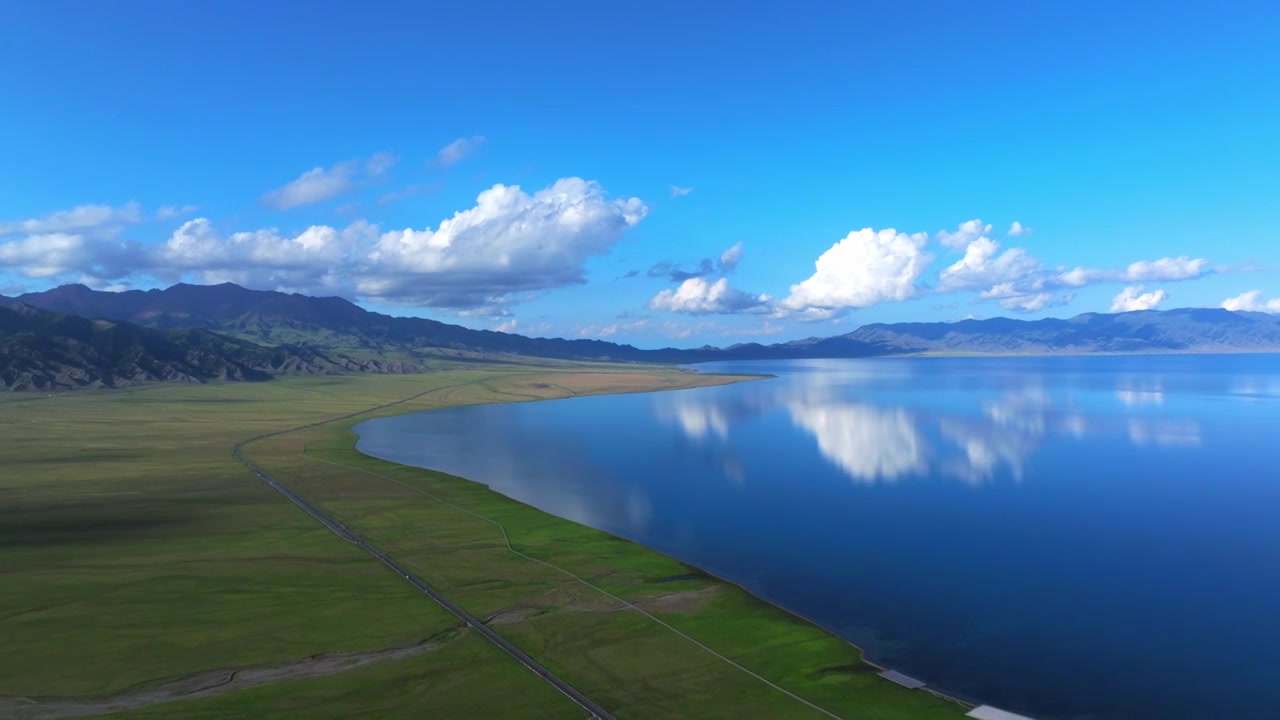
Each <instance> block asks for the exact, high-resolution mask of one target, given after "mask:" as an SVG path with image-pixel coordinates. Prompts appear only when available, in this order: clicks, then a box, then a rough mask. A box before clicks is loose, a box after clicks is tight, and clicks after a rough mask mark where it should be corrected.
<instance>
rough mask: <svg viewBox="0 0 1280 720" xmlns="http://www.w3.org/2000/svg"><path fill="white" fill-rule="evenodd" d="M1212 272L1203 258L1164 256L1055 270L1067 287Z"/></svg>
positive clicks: (1185, 276) (1142, 280) (1199, 275)
mask: <svg viewBox="0 0 1280 720" xmlns="http://www.w3.org/2000/svg"><path fill="white" fill-rule="evenodd" d="M1210 272H1212V268H1210V267H1209V261H1208V260H1206V259H1204V258H1191V257H1187V256H1186V255H1183V256H1181V257H1165V258H1160V259H1159V260H1139V261H1138V262H1135V263H1132V264H1130V265H1129V267H1127V268H1125V269H1124V270H1097V269H1091V268H1083V267H1078V268H1075V269H1074V270H1068V271H1063V272H1060V273H1058V275H1057V276H1056V280H1057V282H1059V283H1061V284H1062V285H1066V286H1068V287H1084V286H1085V285H1090V284H1093V283H1098V282H1153V281H1155V282H1159V281H1173V280H1192V279H1195V278H1198V277H1202V276H1204V275H1207V274H1209V273H1210Z"/></svg>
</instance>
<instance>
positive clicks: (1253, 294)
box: [1222, 290, 1280, 314]
mask: <svg viewBox="0 0 1280 720" xmlns="http://www.w3.org/2000/svg"><path fill="white" fill-rule="evenodd" d="M1222 307H1224V308H1226V309H1227V310H1234V311H1237V312H1264V313H1272V314H1280V297H1277V298H1272V299H1270V300H1263V299H1262V291H1261V290H1250V291H1249V292H1247V293H1244V294H1243V295H1237V296H1235V297H1233V298H1227V299H1226V300H1223V301H1222Z"/></svg>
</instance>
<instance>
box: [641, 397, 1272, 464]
mask: <svg viewBox="0 0 1280 720" xmlns="http://www.w3.org/2000/svg"><path fill="white" fill-rule="evenodd" d="M998 387H999V386H998ZM1000 389H1001V390H1002V391H1001V392H1000V393H999V394H997V395H995V396H994V397H991V396H988V397H987V398H981V397H979V399H977V400H976V403H975V400H974V399H973V397H972V394H971V393H969V392H962V393H957V394H955V395H952V396H951V397H950V398H945V399H941V398H939V399H935V398H932V397H930V398H926V399H923V400H922V399H921V397H920V396H917V397H916V398H915V400H916V402H917V403H920V404H919V405H918V407H911V406H907V405H903V404H901V402H897V403H894V404H887V403H877V402H876V400H877V399H879V398H880V397H883V395H880V394H878V393H876V392H875V391H874V390H875V388H874V387H872V386H868V385H867V384H866V383H857V384H852V385H850V384H843V385H842V384H840V382H839V378H838V377H836V378H834V379H833V377H832V376H831V375H828V374H825V373H812V374H803V375H797V376H791V377H784V378H782V379H780V380H778V381H769V382H763V383H758V384H756V383H752V384H750V385H749V386H737V387H735V388H733V389H732V390H727V391H726V390H718V391H717V390H713V391H710V392H703V391H695V392H688V393H674V394H672V395H670V396H667V397H665V398H663V399H660V400H658V401H657V406H658V407H657V409H658V415H659V416H660V417H662V418H665V419H666V420H667V421H668V422H669V423H671V424H674V425H676V426H677V427H679V428H680V429H681V431H682V432H683V433H684V434H685V436H686V437H688V438H689V439H690V440H692V441H695V442H702V441H705V440H706V439H707V438H710V437H718V438H721V439H728V438H729V436H730V433H731V430H732V427H733V426H734V425H735V424H738V423H742V422H747V421H749V420H750V419H751V418H753V417H755V416H758V415H761V414H763V413H768V412H779V411H780V412H785V413H786V414H787V415H788V416H789V418H790V420H791V423H792V424H793V425H794V426H795V427H797V428H800V429H802V430H804V431H805V432H807V433H808V434H809V435H811V436H812V437H813V439H814V441H815V442H816V444H817V449H818V451H819V453H820V454H821V455H822V456H823V458H825V459H826V460H827V461H829V462H830V463H831V464H833V465H834V466H836V467H838V468H839V469H840V470H841V471H842V472H843V473H844V474H845V475H846V476H848V477H849V478H850V479H852V480H853V481H855V482H858V483H880V482H887V483H892V482H897V481H899V480H901V479H903V478H907V477H927V476H929V475H931V474H932V475H935V476H939V477H949V478H954V479H956V480H959V481H961V482H963V483H965V484H969V485H981V484H983V483H986V482H990V481H993V480H996V479H998V478H999V477H1008V478H1011V479H1013V480H1014V481H1020V480H1021V479H1022V478H1023V476H1024V474H1025V472H1026V469H1025V468H1026V465H1027V462H1028V459H1029V458H1030V457H1031V456H1032V454H1033V453H1035V452H1036V451H1037V450H1038V448H1039V447H1040V446H1041V445H1042V444H1043V443H1044V441H1045V440H1046V438H1049V437H1055V436H1057V437H1070V438H1084V437H1087V436H1090V435H1105V436H1111V437H1119V438H1125V439H1127V440H1128V441H1129V442H1130V443H1132V444H1133V445H1135V446H1140V447H1159V448H1172V447H1198V446H1199V445H1201V443H1202V438H1201V429H1200V425H1199V423H1198V422H1197V421H1195V420H1179V419H1164V418H1153V417H1149V416H1144V415H1133V414H1132V413H1137V412H1143V411H1142V410H1141V408H1143V407H1151V406H1161V405H1163V404H1164V401H1165V393H1164V387H1163V384H1162V381H1161V380H1160V379H1158V378H1157V379H1144V378H1131V377H1130V378H1123V379H1121V380H1120V381H1119V382H1118V383H1116V385H1114V386H1112V387H1110V388H1107V387H1102V388H1093V389H1091V390H1090V391H1089V392H1091V393H1092V394H1086V396H1085V399H1086V401H1087V402H1085V404H1084V405H1083V406H1082V405H1081V404H1080V402H1079V396H1078V392H1074V391H1072V392H1061V391H1059V392H1058V393H1057V394H1056V395H1052V394H1050V392H1049V391H1048V390H1047V389H1046V386H1044V385H1042V384H1040V383H1038V382H1030V383H1026V384H1024V385H1021V386H1018V385H1013V386H1009V385H1003V387H1001V388H1000ZM1249 389H1251V390H1252V389H1253V388H1249ZM1099 395H1102V396H1103V397H1114V398H1116V399H1118V400H1119V401H1120V403H1121V404H1122V405H1123V406H1124V407H1126V408H1128V410H1127V411H1124V413H1122V414H1121V416H1120V417H1116V416H1115V411H1114V410H1111V409H1107V408H1106V407H1105V404H1104V405H1103V406H1101V407H1099V406H1098V405H1097V398H1098V396H1099ZM900 397H901V395H900V394H895V395H894V398H895V400H898V399H899V398H900ZM957 397H959V398H963V399H964V402H966V403H969V407H970V408H972V407H973V404H976V405H977V407H976V408H974V409H973V410H968V411H966V408H965V407H964V405H963V404H962V403H954V402H949V401H952V400H954V398H957ZM939 401H940V402H941V405H938V406H935V405H934V403H935V402H939ZM1090 407H1094V408H1096V409H1095V411H1094V412H1093V413H1090V412H1089V408H1090ZM1111 407H1112V408H1114V405H1113V406H1111ZM940 409H941V411H940ZM1145 412H1148V413H1149V412H1150V411H1149V410H1148V411H1145ZM726 447H728V446H726ZM723 463H724V471H725V472H724V474H725V475H726V477H729V478H731V479H733V480H734V481H735V483H739V484H740V483H741V477H742V472H743V470H742V468H743V466H744V463H743V462H741V461H739V460H738V459H737V458H727V457H726V458H725V459H724V461H723Z"/></svg>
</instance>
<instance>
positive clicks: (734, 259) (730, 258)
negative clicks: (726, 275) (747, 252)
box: [720, 241, 742, 272]
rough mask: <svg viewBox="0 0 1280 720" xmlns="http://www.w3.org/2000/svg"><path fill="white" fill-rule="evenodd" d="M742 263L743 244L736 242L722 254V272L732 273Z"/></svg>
mask: <svg viewBox="0 0 1280 720" xmlns="http://www.w3.org/2000/svg"><path fill="white" fill-rule="evenodd" d="M740 262H742V243H741V242H740V241H739V242H736V243H734V244H733V245H731V246H729V247H728V248H725V251H724V252H722V253H720V272H732V271H733V269H734V268H736V267H738V263H740Z"/></svg>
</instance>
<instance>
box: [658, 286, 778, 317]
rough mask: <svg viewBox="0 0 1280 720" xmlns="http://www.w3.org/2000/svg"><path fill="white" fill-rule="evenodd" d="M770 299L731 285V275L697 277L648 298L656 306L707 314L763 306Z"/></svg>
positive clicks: (683, 311)
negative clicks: (716, 278) (713, 279)
mask: <svg viewBox="0 0 1280 720" xmlns="http://www.w3.org/2000/svg"><path fill="white" fill-rule="evenodd" d="M768 301H769V297H768V296H766V295H752V294H750V293H745V292H742V291H740V290H734V289H733V288H731V287H729V279H728V278H720V279H719V280H716V281H715V282H712V281H710V280H708V279H706V278H702V277H694V278H689V279H688V280H685V281H684V282H682V283H680V286H679V287H677V288H675V289H674V290H672V289H667V290H663V291H661V292H659V293H658V294H657V295H654V296H653V298H652V299H651V300H649V307H650V309H653V310H666V311H668V312H678V313H688V314H690V315H707V314H711V313H737V312H745V311H749V310H754V309H758V308H761V307H762V306H764V305H765V304H766V303H767V302H768Z"/></svg>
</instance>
